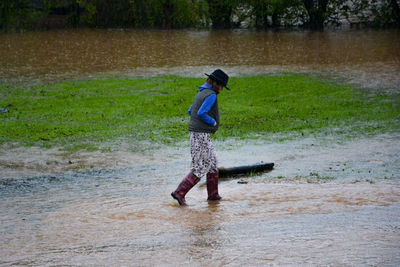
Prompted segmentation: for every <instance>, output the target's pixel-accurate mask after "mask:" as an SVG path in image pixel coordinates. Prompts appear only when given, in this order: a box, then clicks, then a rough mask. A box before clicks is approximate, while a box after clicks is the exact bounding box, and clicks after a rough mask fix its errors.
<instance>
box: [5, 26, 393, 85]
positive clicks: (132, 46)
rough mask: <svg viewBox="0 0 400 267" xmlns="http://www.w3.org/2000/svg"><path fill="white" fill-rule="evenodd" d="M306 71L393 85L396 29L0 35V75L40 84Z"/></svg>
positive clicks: (70, 32)
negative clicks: (124, 77) (97, 78)
mask: <svg viewBox="0 0 400 267" xmlns="http://www.w3.org/2000/svg"><path fill="white" fill-rule="evenodd" d="M214 67H223V68H224V69H225V70H226V71H227V72H228V73H229V74H231V75H243V74H260V73H275V72H282V71H291V72H306V73H317V74H323V75H329V76H331V77H332V76H333V77H339V78H340V79H342V80H345V81H349V82H354V83H357V84H359V85H361V86H365V87H370V88H388V89H399V87H400V78H399V77H400V75H399V73H400V32H399V30H344V31H325V32H308V31H280V32H251V31H211V32H209V31H134V30H86V29H82V30H58V31H48V32H31V33H23V34H9V35H4V34H3V35H0V77H1V79H2V80H7V81H18V80H21V81H47V80H51V81H52V80H60V79H76V78H88V77H93V76H97V75H103V74H116V75H129V76H138V75H145V76H149V75H157V74H178V75H186V76H202V75H203V73H204V72H205V71H211V70H212V69H213V68H214Z"/></svg>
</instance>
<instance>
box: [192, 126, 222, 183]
mask: <svg viewBox="0 0 400 267" xmlns="http://www.w3.org/2000/svg"><path fill="white" fill-rule="evenodd" d="M189 134H190V154H191V155H192V162H191V164H190V170H191V172H192V173H193V174H194V175H196V176H197V177H199V178H201V177H203V176H204V175H205V174H207V173H208V172H211V173H215V172H217V171H218V169H217V155H216V153H215V149H214V145H213V144H212V143H211V138H210V134H209V133H198V132H189Z"/></svg>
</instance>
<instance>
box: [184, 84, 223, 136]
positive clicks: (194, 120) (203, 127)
mask: <svg viewBox="0 0 400 267" xmlns="http://www.w3.org/2000/svg"><path fill="white" fill-rule="evenodd" d="M212 94H215V91H213V90H210V89H204V90H202V91H200V92H198V93H197V95H196V96H195V98H194V101H193V104H192V112H191V115H190V123H189V131H190V132H202V133H215V132H216V131H217V130H218V126H219V110H218V99H217V100H215V104H214V106H213V107H212V108H211V109H210V111H209V112H208V115H209V116H210V117H212V118H213V119H214V120H215V121H216V122H217V126H215V127H214V126H212V125H209V124H207V123H205V122H204V121H202V120H201V119H200V118H199V116H197V112H198V111H199V109H200V107H201V105H202V104H203V102H204V100H205V99H206V98H207V97H208V96H210V95H212Z"/></svg>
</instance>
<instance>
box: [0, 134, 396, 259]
mask: <svg viewBox="0 0 400 267" xmlns="http://www.w3.org/2000/svg"><path fill="white" fill-rule="evenodd" d="M399 141H400V136H398V135H382V136H378V137H373V138H360V139H357V140H352V141H341V142H338V141H334V139H326V138H325V139H323V140H321V139H317V138H307V139H304V140H300V139H298V140H293V141H285V142H282V143H273V142H270V143H263V142H262V141H260V140H258V141H252V142H242V143H241V142H229V141H227V142H224V143H220V142H217V143H216V147H217V151H218V156H219V158H220V166H225V167H229V166H237V165H239V164H242V165H243V164H248V163H255V162H257V161H260V160H264V161H265V162H270V161H272V162H275V163H276V166H275V169H274V170H273V171H271V172H268V173H263V174H258V175H252V176H246V177H236V178H234V179H224V180H221V182H220V193H221V195H223V196H225V197H228V200H226V201H221V202H216V203H213V202H207V201H206V195H207V190H206V186H205V185H204V179H203V180H202V181H201V182H200V183H199V185H198V186H196V187H195V188H194V189H192V190H191V191H190V192H189V194H188V195H187V202H188V204H189V206H187V207H183V208H182V207H179V206H178V204H177V203H176V201H174V200H173V199H172V198H171V197H170V195H169V193H170V192H171V191H172V190H174V189H175V187H176V186H177V184H178V183H179V182H180V180H181V179H182V178H183V176H184V175H185V174H186V172H187V170H188V167H189V166H188V165H189V162H188V156H189V151H188V148H187V147H186V146H185V145H184V144H183V145H182V146H180V147H175V148H165V149H161V150H159V151H158V152H157V153H154V158H146V156H144V157H143V158H142V159H141V160H137V161H136V163H135V162H131V165H130V166H129V167H123V168H121V167H119V168H118V167H117V168H112V169H99V170H83V171H80V172H73V171H71V172H65V173H61V174H54V175H44V176H36V177H31V178H29V177H25V178H20V177H19V178H3V179H1V183H0V196H1V199H2V201H1V202H0V225H1V227H0V241H1V242H0V259H1V260H0V264H2V265H5V266H8V265H85V266H87V265H133V266H143V265H156V266H157V265H171V266H172V265H174V266H175V265H186V266H187V265H193V266H205V265H229V266H243V265H253V266H254V265H269V264H272V265H300V266H301V265H303V266H304V265H307V266H309V265H331V266H343V265H345V266H348V265H350V266H398V265H399V264H400V242H399V241H400V231H399V229H400V216H399V214H400V183H399V178H400V168H399V166H400V148H399V147H400V146H394V145H393V144H396V143H397V144H398V143H399Z"/></svg>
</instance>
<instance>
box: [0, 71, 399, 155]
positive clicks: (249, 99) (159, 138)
mask: <svg viewBox="0 0 400 267" xmlns="http://www.w3.org/2000/svg"><path fill="white" fill-rule="evenodd" d="M203 82H204V79H198V78H182V77H177V76H159V77H151V78H142V79H109V80H87V81H70V82H62V83H56V84H52V85H41V86H28V85H20V84H0V108H7V109H8V110H9V111H10V112H9V113H2V114H0V122H1V127H0V144H15V145H24V146H29V145H40V146H44V147H52V146H63V147H64V148H65V149H72V150H77V149H87V150H96V149H98V147H99V145H100V144H102V143H112V142H116V141H118V140H121V139H125V140H128V142H130V143H140V142H142V141H150V144H159V143H166V144H173V143H175V142H179V141H182V140H186V139H187V136H188V135H187V131H188V130H187V125H188V122H189V116H188V113H187V111H188V108H189V106H190V105H191V103H192V101H193V97H194V95H195V94H196V91H197V86H200V85H201V84H202V83H203ZM230 86H231V88H232V90H231V91H223V92H222V93H221V94H220V96H219V105H220V112H221V127H220V130H219V131H218V132H217V133H216V135H215V138H218V139H224V138H227V137H229V138H232V137H233V138H265V137H267V138H268V136H271V135H273V134H276V133H279V135H281V136H290V135H291V134H293V133H294V134H295V136H299V135H308V134H336V135H340V136H354V135H365V134H367V135H370V134H371V135H373V134H379V133H384V132H389V131H398V130H399V128H400V124H399V120H400V95H399V94H391V95H384V94H381V95H378V94H375V95H371V94H368V92H367V91H365V90H360V89H356V88H353V87H352V86H350V85H343V84H337V83H333V82H331V81H327V80H325V79H321V78H315V77H310V76H307V75H297V74H282V75H275V76H269V75H264V76H251V77H239V78H231V80H230Z"/></svg>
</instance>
